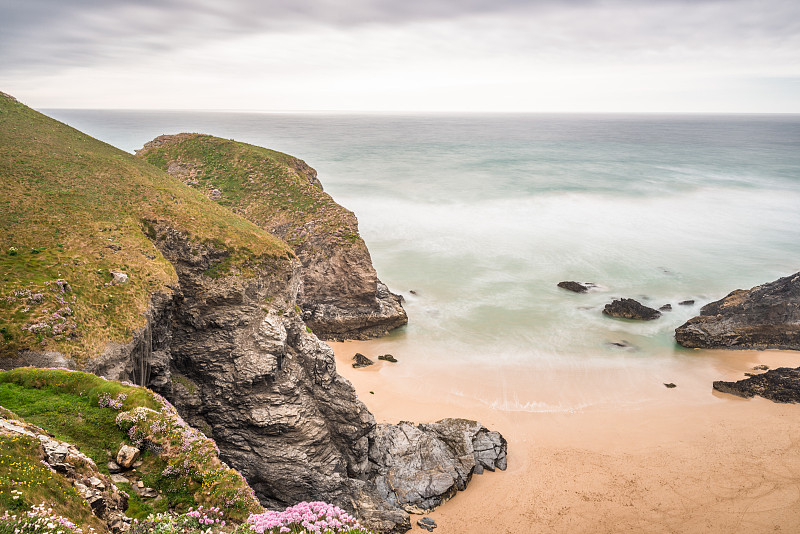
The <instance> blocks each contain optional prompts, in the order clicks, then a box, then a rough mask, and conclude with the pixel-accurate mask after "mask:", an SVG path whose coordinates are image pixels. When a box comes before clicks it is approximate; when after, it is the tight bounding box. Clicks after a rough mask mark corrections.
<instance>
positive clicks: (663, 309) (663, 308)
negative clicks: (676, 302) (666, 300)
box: [659, 304, 672, 311]
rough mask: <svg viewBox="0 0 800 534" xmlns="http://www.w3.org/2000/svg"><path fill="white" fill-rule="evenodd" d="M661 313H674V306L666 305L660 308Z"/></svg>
mask: <svg viewBox="0 0 800 534" xmlns="http://www.w3.org/2000/svg"><path fill="white" fill-rule="evenodd" d="M659 310H661V311H672V304H664V305H663V306H661V307H660V308H659Z"/></svg>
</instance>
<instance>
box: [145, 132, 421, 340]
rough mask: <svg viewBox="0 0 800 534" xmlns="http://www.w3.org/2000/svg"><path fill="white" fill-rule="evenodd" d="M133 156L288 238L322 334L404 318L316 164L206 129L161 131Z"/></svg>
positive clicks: (348, 334) (305, 301)
mask: <svg viewBox="0 0 800 534" xmlns="http://www.w3.org/2000/svg"><path fill="white" fill-rule="evenodd" d="M137 155H138V156H140V157H142V158H144V159H145V160H147V161H148V162H150V163H151V164H153V165H156V166H158V167H160V168H162V169H164V170H165V171H167V172H168V173H169V174H170V175H172V176H173V177H175V178H177V179H179V180H181V181H182V182H183V183H185V184H186V185H188V186H189V187H192V188H194V189H196V190H198V191H200V192H202V193H203V194H205V195H206V196H208V198H209V199H211V200H213V201H215V202H217V203H218V204H220V205H222V206H225V207H227V208H229V209H231V210H232V211H234V212H235V213H238V214H239V215H241V216H242V217H244V218H246V219H248V220H250V221H252V222H254V223H255V224H257V225H258V226H260V227H262V228H264V229H265V230H267V231H269V232H270V233H271V234H273V235H275V236H277V237H279V238H280V239H281V240H283V241H285V242H286V243H288V244H289V245H290V246H291V247H292V250H293V251H294V253H295V254H296V255H297V257H298V258H299V259H300V262H301V263H302V265H303V270H302V272H301V274H300V282H301V284H300V287H299V290H298V296H297V300H298V304H299V306H300V307H301V309H302V318H303V320H304V321H305V323H306V324H307V325H308V326H309V327H310V328H311V329H312V330H313V331H314V333H315V334H316V335H317V336H319V337H320V338H321V339H330V340H342V339H367V338H370V337H377V336H381V335H384V334H386V333H387V332H388V331H389V330H391V329H393V328H397V327H398V326H402V325H404V324H406V323H407V322H408V318H407V317H406V313H405V310H403V307H402V304H401V301H402V298H401V297H400V296H399V295H395V294H393V293H391V292H390V291H389V289H388V288H387V287H386V286H385V285H384V284H383V283H382V282H381V281H380V280H379V279H378V277H377V274H376V273H375V269H374V268H373V266H372V260H371V258H370V255H369V250H367V246H366V244H365V243H364V240H363V239H361V236H360V235H359V233H358V220H357V219H356V216H355V215H354V214H353V212H351V211H349V210H346V209H345V208H343V207H342V206H340V205H339V204H337V203H336V202H335V201H334V200H333V199H332V198H331V196H330V195H328V194H327V193H325V192H324V191H323V189H322V184H321V183H320V181H319V179H318V178H317V171H315V170H314V169H312V168H311V167H310V166H308V165H307V164H306V163H305V162H304V161H302V160H300V159H297V158H294V157H292V156H289V155H287V154H282V153H280V152H276V151H274V150H269V149H266V148H262V147H257V146H253V145H248V144H246V143H240V142H236V141H231V140H227V139H220V138H218V137H213V136H210V135H201V134H188V133H183V134H178V135H162V136H160V137H157V138H156V139H154V140H153V141H150V142H149V143H147V144H145V145H144V147H143V148H142V149H141V150H139V151H137Z"/></svg>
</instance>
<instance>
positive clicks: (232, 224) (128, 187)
mask: <svg viewBox="0 0 800 534" xmlns="http://www.w3.org/2000/svg"><path fill="white" fill-rule="evenodd" d="M159 225H164V226H169V227H171V228H173V229H175V230H177V231H180V232H182V233H184V234H185V235H186V236H187V238H188V239H189V240H190V241H191V242H194V243H198V244H206V245H208V246H211V247H214V248H216V249H221V250H223V251H226V252H227V257H226V258H225V260H224V261H223V264H222V265H220V266H217V267H216V268H215V269H212V270H211V271H210V272H209V273H208V274H209V275H212V276H225V275H226V274H227V273H228V271H229V270H230V269H231V268H232V267H234V266H235V267H237V270H238V271H239V272H244V273H247V272H248V270H247V268H248V265H254V264H256V263H260V262H261V261H263V260H264V259H266V258H278V257H285V256H291V255H292V254H293V253H292V252H291V250H290V248H289V247H288V246H287V245H286V244H285V243H283V242H281V241H280V240H278V239H275V238H274V236H272V235H270V234H269V233H268V232H265V231H264V230H263V229H261V228H258V227H257V226H256V225H254V224H252V223H251V222H249V221H247V220H246V219H244V218H242V217H240V216H238V215H236V214H234V213H232V212H231V211H230V210H228V209H226V208H224V207H222V206H220V205H218V204H216V203H214V202H211V201H209V200H208V199H207V198H206V197H205V196H204V195H203V194H202V193H201V192H199V191H195V190H193V189H192V188H190V187H187V186H186V185H184V184H183V183H181V182H180V181H179V180H176V179H174V178H172V177H170V176H169V175H168V174H167V173H165V172H163V171H161V170H159V169H158V168H156V167H154V166H152V165H149V164H148V163H147V162H145V161H144V160H142V159H141V158H137V157H135V156H133V155H131V154H128V153H126V152H123V151H121V150H118V149H116V148H114V147H112V146H110V145H108V144H105V143H102V142H100V141H98V140H96V139H93V138H91V137H89V136H88V135H86V134H84V133H82V132H79V131H77V130H75V129H73V128H70V127H69V126H66V125H64V124H62V123H60V122H58V121H55V120H53V119H51V118H49V117H46V116H44V115H42V114H40V113H38V112H36V111H34V110H32V109H30V108H28V107H27V106H24V105H23V104H21V103H19V102H17V101H16V100H14V99H13V98H10V97H8V96H7V95H4V94H2V93H0V228H1V229H2V232H1V233H0V357H2V356H10V355H14V354H16V353H17V351H19V350H23V349H31V350H36V351H44V350H56V351H59V352H61V353H64V354H66V355H68V356H71V357H73V358H75V359H76V360H77V361H79V362H80V363H82V362H85V361H87V360H88V359H89V358H91V357H93V356H95V355H96V354H97V353H98V351H99V350H101V349H102V347H103V346H104V344H105V343H107V342H109V341H116V342H127V341H129V340H130V337H131V334H132V332H134V331H136V330H137V329H139V328H141V327H143V326H144V322H145V319H144V317H143V315H142V314H143V313H144V312H145V310H146V308H147V305H148V302H149V299H150V295H151V294H152V293H153V292H155V291H159V290H164V289H166V288H167V286H168V285H170V284H172V283H174V282H175V281H176V274H175V271H174V269H173V267H172V265H171V264H170V263H169V262H168V261H167V260H166V259H165V258H164V257H163V256H162V255H161V253H160V252H159V251H158V249H157V248H156V247H155V245H154V242H153V239H155V238H156V234H155V229H154V226H159ZM111 271H122V272H125V273H127V275H128V277H129V278H128V282H127V283H126V284H124V285H111V284H110V282H111V279H112V275H111Z"/></svg>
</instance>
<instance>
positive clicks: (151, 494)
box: [137, 488, 158, 499]
mask: <svg viewBox="0 0 800 534" xmlns="http://www.w3.org/2000/svg"><path fill="white" fill-rule="evenodd" d="M137 492H138V493H139V495H140V496H141V497H144V498H146V499H153V498H155V497H158V490H155V489H153V488H138V489H137Z"/></svg>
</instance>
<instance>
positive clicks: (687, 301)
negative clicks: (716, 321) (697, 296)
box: [678, 299, 694, 306]
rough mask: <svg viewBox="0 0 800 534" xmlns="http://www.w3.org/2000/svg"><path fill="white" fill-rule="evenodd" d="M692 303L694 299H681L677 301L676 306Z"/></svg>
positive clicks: (690, 304)
mask: <svg viewBox="0 0 800 534" xmlns="http://www.w3.org/2000/svg"><path fill="white" fill-rule="evenodd" d="M693 304H694V300H692V299H689V300H682V301H680V302H679V303H678V306H692V305H693Z"/></svg>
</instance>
